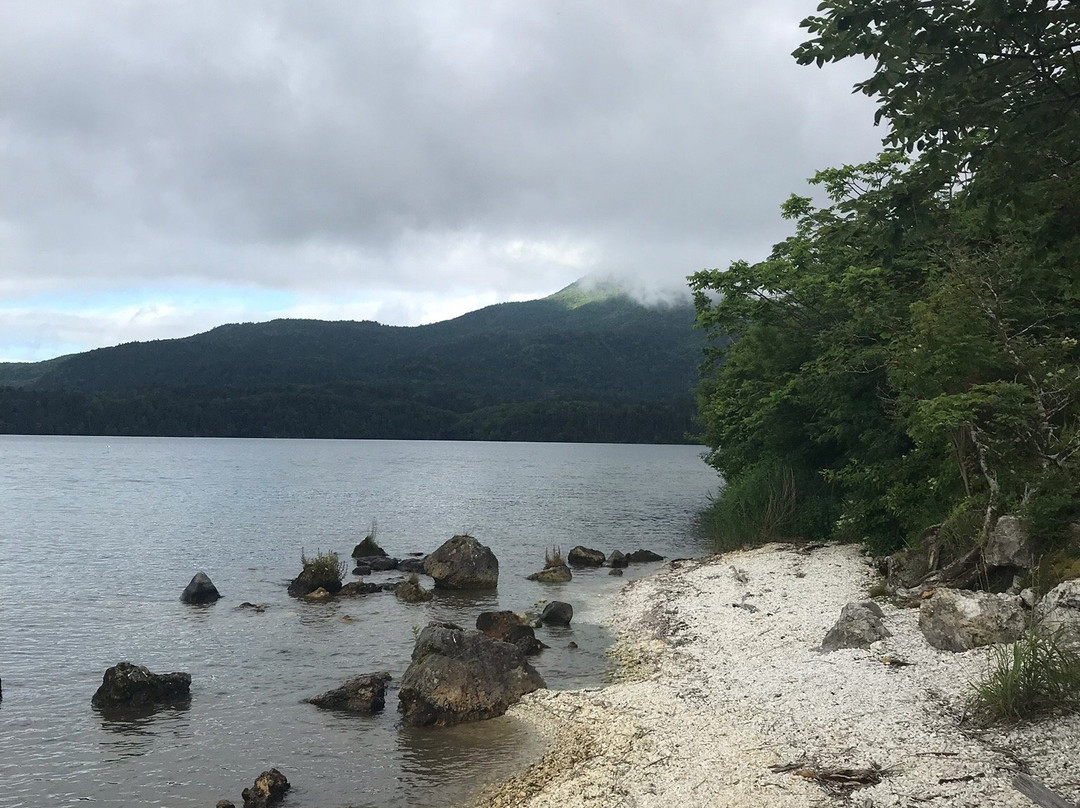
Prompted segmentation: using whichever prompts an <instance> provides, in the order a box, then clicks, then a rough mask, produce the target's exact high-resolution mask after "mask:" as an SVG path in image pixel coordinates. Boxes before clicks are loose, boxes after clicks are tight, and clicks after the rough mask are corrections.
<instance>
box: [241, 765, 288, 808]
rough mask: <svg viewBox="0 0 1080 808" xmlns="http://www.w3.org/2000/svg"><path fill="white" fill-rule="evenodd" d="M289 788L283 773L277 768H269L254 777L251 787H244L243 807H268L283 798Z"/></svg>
mask: <svg viewBox="0 0 1080 808" xmlns="http://www.w3.org/2000/svg"><path fill="white" fill-rule="evenodd" d="M289 788H290V786H289V781H288V780H286V779H285V775H284V774H282V773H281V772H279V771H278V770H277V769H269V770H268V771H265V772H263V773H262V774H260V775H259V776H258V777H256V778H255V782H254V784H252V786H251V788H245V789H244V791H243V793H242V795H241V796H243V798H244V808H270V806H272V805H277V804H278V803H279V802H281V801H282V800H283V799H284V798H285V792H286V791H288V790H289Z"/></svg>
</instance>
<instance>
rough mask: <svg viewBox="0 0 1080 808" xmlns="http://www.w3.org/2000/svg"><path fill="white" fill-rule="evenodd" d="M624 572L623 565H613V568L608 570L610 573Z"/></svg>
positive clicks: (618, 573)
mask: <svg viewBox="0 0 1080 808" xmlns="http://www.w3.org/2000/svg"><path fill="white" fill-rule="evenodd" d="M622 574H623V570H622V567H612V568H611V569H609V570H608V575H622Z"/></svg>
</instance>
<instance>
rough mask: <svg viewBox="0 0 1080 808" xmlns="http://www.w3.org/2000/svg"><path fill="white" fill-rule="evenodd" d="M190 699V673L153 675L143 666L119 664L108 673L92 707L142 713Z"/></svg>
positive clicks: (95, 695)
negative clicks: (142, 711) (149, 709)
mask: <svg viewBox="0 0 1080 808" xmlns="http://www.w3.org/2000/svg"><path fill="white" fill-rule="evenodd" d="M190 698H191V674H190V673H151V672H150V670H148V669H147V668H144V667H143V666H142V665H134V664H132V663H131V662H120V663H118V664H116V665H114V666H113V667H111V668H109V669H108V670H107V671H105V675H104V676H103V677H102V680H101V687H99V688H98V689H97V692H96V693H94V696H93V698H92V699H90V703H91V704H92V705H93V706H95V707H99V708H101V709H124V708H130V709H137V710H142V709H148V708H153V707H158V706H165V705H169V704H176V703H180V702H184V701H187V700H188V699H190Z"/></svg>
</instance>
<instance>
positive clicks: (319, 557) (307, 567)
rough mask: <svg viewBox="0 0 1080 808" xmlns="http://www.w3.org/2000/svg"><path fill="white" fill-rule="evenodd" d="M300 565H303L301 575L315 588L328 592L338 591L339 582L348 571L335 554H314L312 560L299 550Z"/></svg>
mask: <svg viewBox="0 0 1080 808" xmlns="http://www.w3.org/2000/svg"><path fill="white" fill-rule="evenodd" d="M300 563H301V564H303V565H304V569H303V572H301V573H300V574H301V575H303V576H305V578H306V579H307V580H308V581H310V582H311V583H312V584H314V585H315V586H316V587H319V586H321V587H322V588H323V589H327V590H329V591H336V590H337V589H339V588H340V587H341V581H342V580H343V579H344V578H345V574H346V573H347V572H348V571H349V568H348V566H347V565H346V564H345V562H344V561H341V560H339V559H338V554H337V553H316V555H315V557H314V558H312V557H309V556H307V555H306V554H305V553H304V551H303V550H301V551H300Z"/></svg>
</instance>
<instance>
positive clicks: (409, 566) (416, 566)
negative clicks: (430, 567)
mask: <svg viewBox="0 0 1080 808" xmlns="http://www.w3.org/2000/svg"><path fill="white" fill-rule="evenodd" d="M397 568H398V571H399V572H423V571H424V559H423V555H422V554H421V557H420V558H403V559H401V561H399V562H398V565H397Z"/></svg>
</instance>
